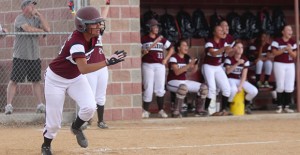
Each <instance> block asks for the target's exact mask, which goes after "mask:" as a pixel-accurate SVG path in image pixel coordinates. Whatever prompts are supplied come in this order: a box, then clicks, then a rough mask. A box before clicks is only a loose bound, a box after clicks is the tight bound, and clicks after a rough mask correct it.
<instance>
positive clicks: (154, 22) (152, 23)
mask: <svg viewBox="0 0 300 155" xmlns="http://www.w3.org/2000/svg"><path fill="white" fill-rule="evenodd" d="M155 25H157V26H160V23H159V22H158V21H157V20H156V19H154V18H153V19H150V20H148V21H147V23H146V32H147V33H149V32H150V31H151V27H152V26H155Z"/></svg>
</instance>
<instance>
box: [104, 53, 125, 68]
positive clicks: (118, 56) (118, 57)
mask: <svg viewBox="0 0 300 155" xmlns="http://www.w3.org/2000/svg"><path fill="white" fill-rule="evenodd" d="M126 56H127V53H126V52H125V51H124V50H122V51H116V52H115V53H114V54H113V55H112V56H111V57H110V58H108V59H106V65H107V66H110V65H114V64H117V63H119V62H121V61H124V60H125V57H126Z"/></svg>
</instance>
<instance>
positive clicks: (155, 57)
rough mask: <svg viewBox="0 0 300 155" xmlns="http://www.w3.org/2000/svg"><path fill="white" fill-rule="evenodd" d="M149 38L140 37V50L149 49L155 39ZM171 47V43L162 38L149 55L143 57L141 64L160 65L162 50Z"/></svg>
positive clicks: (162, 55)
mask: <svg viewBox="0 0 300 155" xmlns="http://www.w3.org/2000/svg"><path fill="white" fill-rule="evenodd" d="M158 37H159V36H157V37H155V38H151V37H150V36H149V35H146V36H144V37H142V39H141V42H142V49H148V48H149V47H151V45H152V44H153V42H154V41H155V39H156V38H158ZM170 47H171V42H169V41H168V40H167V39H166V38H162V39H161V41H160V42H158V43H157V44H156V45H155V46H154V47H152V48H151V49H150V50H149V53H148V54H146V55H144V56H143V58H142V62H146V63H161V62H162V60H163V59H164V53H163V52H164V49H168V48H170Z"/></svg>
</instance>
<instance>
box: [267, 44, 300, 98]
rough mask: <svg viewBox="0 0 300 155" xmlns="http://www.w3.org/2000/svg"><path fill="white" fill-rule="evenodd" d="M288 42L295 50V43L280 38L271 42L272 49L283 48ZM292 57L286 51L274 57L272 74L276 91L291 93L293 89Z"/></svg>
mask: <svg viewBox="0 0 300 155" xmlns="http://www.w3.org/2000/svg"><path fill="white" fill-rule="evenodd" d="M288 44H290V45H291V46H292V49H293V51H296V50H297V44H296V42H295V41H294V40H292V39H290V40H289V41H287V42H285V41H284V40H283V39H282V38H277V39H275V40H274V41H273V42H272V44H271V48H272V49H283V48H285V47H287V45H288ZM294 61H295V60H294V59H293V58H292V57H291V56H290V55H289V53H288V51H284V53H282V54H280V55H277V56H275V57H274V75H275V79H276V91H277V92H278V93H282V92H286V93H291V92H293V91H294V85H295V63H294Z"/></svg>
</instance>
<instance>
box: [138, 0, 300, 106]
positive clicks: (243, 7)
mask: <svg viewBox="0 0 300 155" xmlns="http://www.w3.org/2000/svg"><path fill="white" fill-rule="evenodd" d="M296 5H297V7H295V6H296ZM277 7H280V9H281V10H282V11H283V13H284V15H285V21H286V23H288V24H291V25H292V27H293V30H294V33H293V34H294V39H295V40H296V38H298V33H299V31H298V28H296V26H297V25H296V21H295V20H296V18H295V17H299V16H298V13H297V11H298V9H299V3H298V0H295V1H284V0H275V1H272V2H271V3H270V1H268V0H251V1H236V0H226V1H225V0H210V1H207V0H198V1H194V0H186V1H180V0H165V1H159V0H141V1H140V9H141V22H142V24H143V18H144V16H143V15H145V13H147V12H149V11H153V12H154V13H155V16H158V18H159V17H160V16H162V15H164V14H166V13H167V14H170V15H172V16H173V17H174V18H176V16H177V14H178V12H180V11H182V10H183V11H185V12H187V13H189V15H190V16H191V17H192V14H193V12H194V11H195V10H196V9H201V10H202V11H203V13H204V15H205V17H206V20H207V23H208V24H210V19H211V16H212V15H213V14H215V13H217V15H219V16H222V17H226V16H227V15H228V14H229V13H230V12H235V13H237V14H239V15H240V16H241V15H242V14H243V13H245V12H246V11H250V12H252V13H253V14H254V15H256V14H257V13H258V12H259V11H261V10H262V9H267V10H268V12H269V13H270V16H272V10H273V9H275V8H277ZM295 8H298V9H296V11H295ZM148 15H149V14H148ZM297 19H298V18H297ZM158 20H159V19H158ZM297 23H299V21H298V22H297ZM296 30H297V31H296ZM142 34H143V32H142ZM179 36H180V35H179ZM188 40H189V44H190V47H191V48H190V53H189V54H190V55H192V56H194V57H198V58H200V59H201V58H203V56H204V44H205V39H204V38H195V37H189V38H188ZM248 42H249V41H248V40H247V41H243V43H244V44H246V45H247V43H248ZM297 62H298V63H297V66H299V57H298V61H297ZM296 70H297V69H296ZM297 74H299V73H298V72H297ZM189 78H191V79H194V80H202V79H201V77H200V76H199V75H197V74H196V75H195V74H194V75H189ZM271 80H272V81H274V77H273V76H272V77H271ZM298 80H299V75H297V78H296V81H298ZM295 87H296V85H295ZM298 88H299V86H298ZM296 90H297V89H295V92H294V97H295V99H296V98H297V96H299V95H297V93H299V92H297V91H296ZM270 91H271V89H265V88H264V89H260V93H259V94H258V96H257V97H256V98H255V100H254V104H255V106H256V107H257V108H258V109H270V108H273V106H274V105H272V96H271V93H270ZM168 94H169V93H166V95H167V97H166V99H165V100H166V101H170V99H169V96H168ZM153 102H155V99H153ZM297 104H298V105H299V104H300V102H299V101H298V103H297ZM167 105H169V104H168V103H167ZM151 106H152V109H153V111H155V109H156V104H152V105H151ZM167 109H168V108H167ZM298 111H299V106H298Z"/></svg>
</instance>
